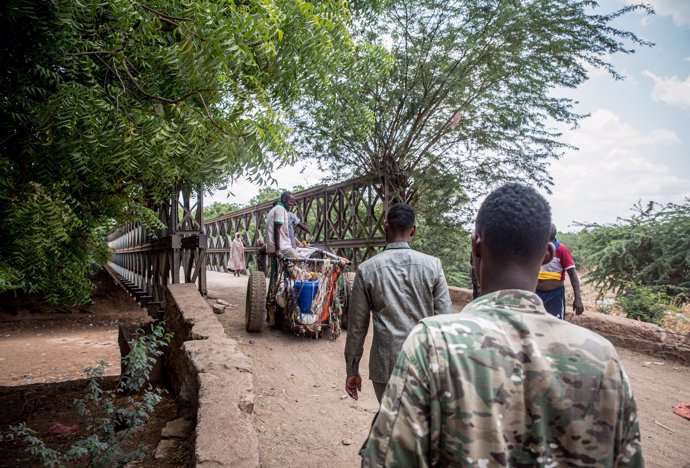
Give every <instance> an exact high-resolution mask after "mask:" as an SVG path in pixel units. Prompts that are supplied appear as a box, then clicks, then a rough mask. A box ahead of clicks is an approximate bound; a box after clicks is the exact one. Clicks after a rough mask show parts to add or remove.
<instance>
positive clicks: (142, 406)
mask: <svg viewBox="0 0 690 468" xmlns="http://www.w3.org/2000/svg"><path fill="white" fill-rule="evenodd" d="M171 338H172V337H171V335H170V334H166V333H165V329H164V325H163V323H159V324H157V325H153V326H152V327H151V332H150V333H144V330H143V329H140V330H139V336H138V337H137V338H134V339H132V340H131V341H130V342H129V344H130V347H131V351H130V352H129V354H128V355H127V356H125V357H124V358H123V364H124V365H125V371H124V372H123V374H122V377H121V379H120V381H119V383H118V385H117V387H116V388H115V390H105V389H103V387H102V382H103V375H104V373H105V369H106V367H107V366H108V365H109V364H108V363H107V362H103V361H101V362H99V363H98V364H97V365H96V367H89V368H87V369H86V371H85V372H86V376H87V377H88V378H89V379H90V380H89V383H88V385H87V390H86V394H85V395H84V397H83V398H81V399H78V400H75V401H74V407H75V410H76V411H77V413H78V414H79V415H80V416H82V417H86V418H88V423H87V425H86V433H87V434H88V435H87V437H85V438H83V439H81V440H78V441H77V442H75V443H74V444H73V445H72V446H71V447H70V448H69V449H68V450H67V451H65V452H64V453H60V452H58V451H57V450H54V449H51V448H50V447H48V446H47V445H46V444H45V442H44V441H43V439H41V438H40V437H38V435H37V433H36V431H34V430H33V429H30V428H28V427H27V426H26V424H24V423H22V424H19V425H17V426H12V427H11V428H10V429H11V430H12V432H13V433H14V435H16V436H17V437H18V438H21V439H23V440H24V442H26V443H27V445H28V448H27V451H28V452H30V453H31V454H32V455H33V456H34V457H36V458H38V459H39V460H40V461H41V463H43V466H47V467H61V466H64V465H65V463H71V462H80V465H83V464H84V463H86V464H87V465H88V466H92V467H103V468H107V467H112V466H124V465H125V464H127V463H129V462H130V461H133V460H136V459H138V458H141V457H142V456H144V455H145V454H146V450H147V447H146V445H145V444H139V445H138V447H137V448H136V450H134V451H132V452H128V451H127V446H128V444H131V443H132V433H131V429H133V428H135V427H139V426H141V425H142V424H144V423H146V421H147V420H148V418H149V416H150V414H151V413H152V412H153V411H154V409H155V407H156V405H157V404H158V403H159V402H160V400H161V395H162V393H163V390H162V389H161V388H152V387H151V385H149V386H148V388H146V390H145V391H144V393H143V395H142V398H140V399H136V398H134V397H133V396H132V393H136V392H139V391H141V390H143V389H144V388H145V386H146V383H147V381H148V379H149V376H150V374H151V370H152V369H153V366H154V365H155V363H156V360H157V358H158V357H159V356H160V355H162V354H163V351H162V348H164V347H166V346H168V345H169V344H170V339H171ZM118 394H121V395H127V403H128V405H129V406H128V407H126V408H125V407H123V408H118V407H117V406H116V404H115V398H116V396H117V395H118ZM119 426H125V427H126V429H123V430H118V429H119Z"/></svg>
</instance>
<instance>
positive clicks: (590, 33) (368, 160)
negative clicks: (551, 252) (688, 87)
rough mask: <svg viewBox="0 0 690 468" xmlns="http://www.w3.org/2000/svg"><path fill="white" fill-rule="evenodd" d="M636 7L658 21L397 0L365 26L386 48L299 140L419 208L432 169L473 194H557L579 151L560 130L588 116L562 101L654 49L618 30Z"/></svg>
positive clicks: (557, 7)
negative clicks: (527, 188)
mask: <svg viewBox="0 0 690 468" xmlns="http://www.w3.org/2000/svg"><path fill="white" fill-rule="evenodd" d="M636 10H640V11H643V12H647V13H651V9H650V8H649V7H646V6H644V5H629V6H625V7H623V8H621V9H619V10H617V11H614V12H612V13H609V14H600V13H599V8H598V5H597V3H596V2H593V1H589V0H568V1H562V0H535V1H502V2H495V1H490V0H480V1H469V0H449V1H444V2H439V1H435V0H392V1H390V2H388V3H386V6H385V8H384V9H383V10H382V11H381V12H380V14H372V15H369V16H367V17H366V18H364V19H362V21H361V22H360V23H359V24H360V25H361V28H360V29H359V31H358V34H359V36H360V37H362V38H365V39H366V40H367V42H373V43H375V44H376V45H375V46H372V45H369V44H367V43H366V42H364V41H363V44H362V45H361V46H360V47H358V48H357V53H356V54H355V56H353V58H352V59H351V60H350V61H348V62H346V66H345V67H344V68H343V73H342V76H341V77H340V78H339V79H338V80H337V83H336V86H337V89H338V93H336V94H333V95H330V96H329V97H328V98H326V99H324V100H319V101H316V100H314V101H312V102H310V103H309V107H308V112H305V113H304V114H303V115H298V116H297V117H296V120H297V121H298V123H299V129H300V131H299V132H298V133H297V134H296V138H299V143H300V147H301V148H304V150H305V153H306V154H309V155H313V156H315V157H317V158H318V159H319V160H320V162H321V164H322V166H323V167H324V169H329V170H335V171H336V172H338V173H339V174H348V173H350V174H351V173H352V171H353V169H354V171H355V174H356V175H363V174H375V175H377V176H379V177H380V178H381V180H382V182H384V183H386V184H388V185H389V189H390V190H392V191H393V192H392V193H394V194H395V195H396V196H395V197H394V198H395V199H397V200H402V201H408V202H411V203H412V204H416V203H417V200H418V199H419V196H420V191H422V190H423V188H422V187H421V186H422V185H423V184H425V183H430V182H429V181H430V179H429V178H427V177H425V174H427V173H428V171H430V170H432V169H435V170H436V171H437V172H438V173H443V174H445V173H450V174H453V175H454V176H455V177H456V178H457V180H458V181H459V182H460V183H461V184H462V187H463V189H464V190H465V191H466V193H468V194H482V193H486V192H488V191H489V190H490V189H491V188H492V186H495V185H496V184H500V183H503V182H505V181H508V180H519V181H528V182H531V183H534V184H536V185H539V186H543V187H548V185H549V184H550V177H549V176H548V172H547V171H546V169H547V164H548V163H549V161H550V160H552V159H554V158H558V157H559V156H560V155H561V154H562V152H563V150H564V149H565V148H566V147H567V145H566V144H565V143H563V142H562V141H561V140H560V136H561V135H560V133H559V132H558V131H557V130H555V129H553V128H551V127H549V125H553V124H554V123H555V122H560V123H564V124H567V125H571V126H574V125H576V124H577V122H578V121H579V120H580V119H581V118H582V117H583V115H580V114H577V113H576V112H575V111H574V109H573V105H574V102H573V101H572V100H570V99H567V98H560V97H558V96H557V93H558V91H559V90H560V89H563V88H575V87H577V86H578V85H580V84H581V83H583V82H584V81H585V80H586V79H587V78H588V72H587V67H590V66H591V67H594V68H600V69H604V70H606V71H608V72H609V73H610V74H611V75H612V76H613V77H614V78H620V75H619V74H618V73H617V72H616V71H615V70H614V69H613V67H612V66H611V64H610V63H609V62H608V61H607V60H608V57H609V56H610V55H613V54H617V53H631V52H632V49H631V48H630V47H631V46H638V45H650V44H649V43H648V42H645V41H643V40H641V39H639V38H638V37H637V36H636V35H634V34H633V33H631V32H628V31H625V30H620V29H617V28H615V27H613V26H612V22H613V21H614V20H615V19H617V18H619V17H620V16H623V15H625V14H628V13H630V12H633V11H636ZM372 64H373V65H372ZM376 64H384V65H383V66H380V65H379V66H376ZM363 70H366V71H368V72H363ZM431 183H433V182H431Z"/></svg>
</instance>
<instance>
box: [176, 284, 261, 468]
mask: <svg viewBox="0 0 690 468" xmlns="http://www.w3.org/2000/svg"><path fill="white" fill-rule="evenodd" d="M166 304H167V305H166V308H165V323H166V328H167V329H168V331H171V332H172V333H173V339H172V343H171V344H170V347H169V349H168V353H167V354H166V359H165V370H166V377H167V379H168V382H169V384H170V386H171V388H172V390H173V392H174V394H175V396H176V397H177V399H178V404H179V405H181V406H182V407H185V406H186V407H188V408H191V409H193V411H194V414H195V415H196V433H195V436H196V438H195V447H194V458H195V462H196V466H198V467H204V468H206V467H214V468H215V467H226V466H227V467H256V466H258V465H259V443H258V439H257V437H256V433H255V431H254V427H253V424H252V411H253V409H254V399H255V396H254V393H253V382H252V373H251V368H250V365H249V361H248V359H247V357H246V356H245V355H244V354H242V353H241V352H240V351H239V349H238V347H237V343H236V342H235V340H233V339H231V338H228V337H227V336H225V331H224V330H223V326H222V325H221V324H220V322H218V320H217V319H216V317H215V314H214V313H213V312H212V311H211V309H210V307H209V306H208V305H207V304H206V302H205V301H204V299H203V298H202V297H201V295H200V294H199V292H198V290H197V289H196V285H194V284H173V285H169V286H168V287H167V291H166Z"/></svg>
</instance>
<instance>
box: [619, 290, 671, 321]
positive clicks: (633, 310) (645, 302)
mask: <svg viewBox="0 0 690 468" xmlns="http://www.w3.org/2000/svg"><path fill="white" fill-rule="evenodd" d="M617 299H618V302H619V303H620V306H621V308H622V309H623V310H624V311H625V312H626V313H627V315H628V318H631V319H636V320H642V321H643V322H650V323H654V324H656V325H661V319H663V318H664V313H665V311H666V308H667V306H666V305H665V304H668V303H669V299H668V297H667V296H666V295H665V294H664V293H663V292H660V291H658V290H655V288H651V287H649V286H639V285H631V286H629V287H628V288H626V290H625V293H623V294H620V295H619V296H618V298H617Z"/></svg>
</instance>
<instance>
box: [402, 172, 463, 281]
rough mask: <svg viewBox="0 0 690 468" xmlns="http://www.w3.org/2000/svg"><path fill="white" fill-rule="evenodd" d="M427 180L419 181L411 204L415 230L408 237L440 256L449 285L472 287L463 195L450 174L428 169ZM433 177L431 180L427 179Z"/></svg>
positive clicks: (432, 253) (424, 249)
mask: <svg viewBox="0 0 690 468" xmlns="http://www.w3.org/2000/svg"><path fill="white" fill-rule="evenodd" d="M425 177H428V178H429V183H424V184H420V185H419V188H420V189H421V192H420V196H419V201H418V203H417V204H416V205H415V207H414V208H415V212H416V215H417V233H416V235H415V236H414V238H413V240H412V245H413V247H414V248H415V249H418V250H420V251H421V252H424V253H427V254H429V255H433V256H435V257H438V258H440V259H441V264H442V265H443V272H444V274H445V276H446V281H447V282H448V284H449V285H450V286H460V287H464V288H471V287H472V280H471V277H470V256H471V248H472V246H471V244H470V235H469V233H468V232H467V230H466V229H465V226H466V225H467V221H468V217H469V214H470V213H469V212H468V211H467V210H466V209H465V208H460V207H463V206H466V205H467V195H466V194H465V193H464V192H462V190H461V188H460V187H461V184H460V183H459V181H458V180H457V177H456V176H455V175H454V174H451V173H446V174H441V173H439V172H438V171H436V170H435V169H431V170H430V171H428V172H427V174H425ZM431 180H433V183H432V182H431Z"/></svg>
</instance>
